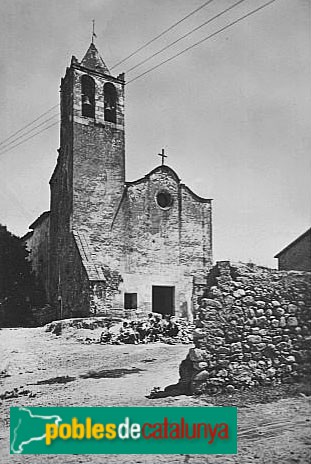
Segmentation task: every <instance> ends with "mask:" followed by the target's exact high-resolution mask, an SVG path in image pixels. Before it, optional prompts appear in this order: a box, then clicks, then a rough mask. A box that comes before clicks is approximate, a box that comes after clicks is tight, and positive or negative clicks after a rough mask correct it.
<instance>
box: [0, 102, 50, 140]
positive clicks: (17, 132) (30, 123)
mask: <svg viewBox="0 0 311 464" xmlns="http://www.w3.org/2000/svg"><path fill="white" fill-rule="evenodd" d="M57 106H59V103H57V105H54V106H52V108H50V109H49V110H47V111H45V113H42V114H40V116H38V117H37V118H36V119H34V120H33V121H31V122H29V123H28V124H26V126H24V127H22V128H21V129H19V130H18V131H16V132H14V134H12V135H10V136H9V137H7V138H6V139H4V140H2V141H1V142H0V148H1V145H3V144H5V142H7V141H8V140H10V139H11V138H13V137H14V136H15V135H17V134H19V133H20V132H22V131H23V130H24V129H26V128H27V127H29V126H31V125H32V124H33V123H35V122H37V121H38V120H39V119H41V118H42V117H43V116H45V115H46V114H48V113H50V112H51V111H52V110H54V108H56V107H57Z"/></svg>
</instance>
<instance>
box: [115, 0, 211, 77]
mask: <svg viewBox="0 0 311 464" xmlns="http://www.w3.org/2000/svg"><path fill="white" fill-rule="evenodd" d="M213 1H214V0H208V1H207V2H205V3H203V5H201V6H199V7H198V8H196V9H195V10H193V11H191V12H190V13H188V14H187V15H186V16H184V17H183V18H181V19H180V20H179V21H177V22H176V23H174V24H172V25H171V26H170V27H168V28H167V29H165V30H164V31H162V32H160V34H158V35H157V36H156V37H154V38H153V39H151V40H149V42H147V43H145V44H144V45H142V46H141V47H139V48H137V50H134V51H133V52H132V53H131V54H130V55H128V56H126V57H125V58H123V59H122V60H121V61H118V63H116V64H115V65H113V66H112V68H110V69H114V68H116V67H117V66H119V65H120V64H121V63H124V62H125V61H127V60H128V59H130V58H132V56H134V55H136V54H137V53H138V52H140V51H141V50H143V49H144V48H146V47H148V45H150V44H152V43H153V42H155V41H156V40H158V39H159V38H160V37H162V36H163V35H164V34H166V33H167V32H169V31H171V30H172V29H174V28H175V27H176V26H178V25H179V24H181V23H182V22H184V21H185V20H186V19H188V18H190V16H192V15H194V14H195V13H197V12H198V11H200V10H202V8H204V7H205V6H207V5H209V4H210V3H212V2H213Z"/></svg>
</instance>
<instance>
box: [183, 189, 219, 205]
mask: <svg viewBox="0 0 311 464" xmlns="http://www.w3.org/2000/svg"><path fill="white" fill-rule="evenodd" d="M180 186H181V188H183V189H185V190H187V192H188V193H189V194H190V195H191V196H192V197H193V198H195V199H196V200H197V201H199V202H200V203H210V202H211V201H213V198H203V197H200V196H199V195H197V194H196V193H194V192H193V191H192V190H191V188H189V187H188V186H187V185H185V184H180Z"/></svg>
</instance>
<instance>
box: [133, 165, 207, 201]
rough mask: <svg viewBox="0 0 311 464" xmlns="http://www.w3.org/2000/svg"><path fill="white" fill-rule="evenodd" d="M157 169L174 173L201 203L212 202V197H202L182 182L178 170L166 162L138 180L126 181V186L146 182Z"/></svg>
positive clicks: (182, 185) (182, 186) (179, 182)
mask: <svg viewBox="0 0 311 464" xmlns="http://www.w3.org/2000/svg"><path fill="white" fill-rule="evenodd" d="M157 171H162V172H167V173H170V174H172V176H173V177H174V179H175V180H176V182H177V184H178V185H179V186H180V187H181V188H183V189H185V190H186V191H187V192H188V193H189V194H190V195H191V196H192V197H193V198H195V199H196V200H197V201H199V202H201V203H208V202H211V201H212V198H203V197H200V196H199V195H197V194H196V193H194V192H193V191H192V190H191V189H190V188H189V187H187V185H185V184H183V183H181V180H180V178H179V177H178V175H177V174H176V172H175V171H174V169H172V168H171V167H169V166H167V165H166V164H161V165H160V166H157V167H156V168H154V169H152V171H150V172H148V174H146V175H145V176H144V177H140V178H139V179H137V180H134V181H132V182H125V186H126V187H130V186H131V185H138V184H140V183H141V182H144V181H145V180H146V179H149V177H151V176H152V175H153V174H154V173H155V172H157Z"/></svg>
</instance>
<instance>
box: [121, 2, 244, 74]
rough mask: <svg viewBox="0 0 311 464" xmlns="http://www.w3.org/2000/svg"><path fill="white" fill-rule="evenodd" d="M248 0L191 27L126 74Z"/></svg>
mask: <svg viewBox="0 0 311 464" xmlns="http://www.w3.org/2000/svg"><path fill="white" fill-rule="evenodd" d="M245 1H246V0H239V1H238V2H236V3H234V4H233V5H231V6H229V7H228V8H226V9H225V10H223V11H221V12H220V13H218V14H217V15H215V16H213V17H212V18H210V19H208V20H207V21H205V22H204V23H203V24H201V25H200V26H197V27H195V28H194V29H191V31H189V32H187V34H184V35H182V36H181V37H179V38H178V39H176V40H174V41H173V42H171V43H170V44H168V45H166V46H165V47H163V48H161V49H160V50H159V51H158V52H155V53H153V55H151V56H149V57H147V58H145V59H144V60H142V61H140V63H138V64H136V65H135V66H132V67H131V68H130V69H128V70H127V71H126V72H125V74H127V73H129V72H131V71H133V70H134V69H136V68H138V67H139V66H141V65H142V64H144V63H147V61H150V60H151V59H152V58H154V57H155V56H157V55H160V53H162V52H164V51H165V50H167V49H168V48H171V47H172V46H173V45H175V44H177V43H178V42H180V41H181V40H183V39H185V38H186V37H189V35H191V34H193V33H194V32H196V31H198V30H199V29H201V28H202V27H204V26H206V25H207V24H209V23H211V22H212V21H214V20H215V19H217V18H220V16H222V15H223V14H225V13H227V12H228V11H230V10H232V9H233V8H235V7H237V6H238V5H240V3H243V2H245Z"/></svg>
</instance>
